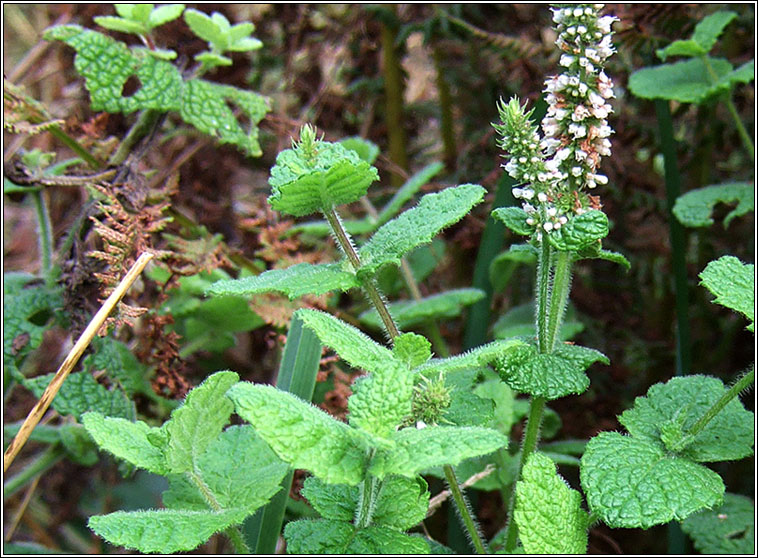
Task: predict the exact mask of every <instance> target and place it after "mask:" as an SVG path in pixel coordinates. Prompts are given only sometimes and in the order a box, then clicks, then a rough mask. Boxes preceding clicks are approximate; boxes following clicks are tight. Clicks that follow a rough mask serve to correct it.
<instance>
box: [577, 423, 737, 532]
mask: <svg viewBox="0 0 758 558" xmlns="http://www.w3.org/2000/svg"><path fill="white" fill-rule="evenodd" d="M580 478H581V482H582V488H583V489H584V493H585V494H586V495H587V503H588V504H589V507H590V510H591V511H592V512H593V513H595V514H597V515H598V516H599V517H600V518H601V519H602V521H603V522H604V523H605V524H606V525H608V526H609V527H625V528H636V527H641V528H642V529H647V528H649V527H652V526H653V525H659V524H662V523H668V522H669V521H671V520H672V519H677V520H681V519H684V518H685V517H687V516H688V515H690V514H692V513H694V512H696V511H699V510H702V509H704V508H711V507H713V506H716V505H718V504H719V503H720V502H721V499H722V497H723V494H724V483H723V482H722V481H721V477H719V476H718V475H717V474H716V473H714V472H713V471H711V470H710V469H708V468H707V467H704V466H703V465H699V464H697V463H693V462H692V461H690V460H689V459H685V458H682V457H677V456H676V455H674V454H672V453H669V452H668V451H666V448H665V447H664V446H663V444H661V443H659V442H653V441H649V440H642V439H637V438H634V437H630V436H622V435H621V434H619V433H617V432H601V433H600V434H599V435H597V436H595V437H594V438H592V439H591V440H590V441H589V443H588V444H587V449H586V450H585V452H584V455H583V456H582V460H581V468H580Z"/></svg>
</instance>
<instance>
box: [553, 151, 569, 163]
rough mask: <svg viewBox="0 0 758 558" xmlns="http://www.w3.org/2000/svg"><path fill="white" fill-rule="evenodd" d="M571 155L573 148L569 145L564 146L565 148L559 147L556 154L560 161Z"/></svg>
mask: <svg viewBox="0 0 758 558" xmlns="http://www.w3.org/2000/svg"><path fill="white" fill-rule="evenodd" d="M570 156H571V149H570V148H568V147H564V148H563V149H559V150H558V152H557V153H556V154H555V159H556V160H557V161H558V162H559V163H560V162H563V161H565V160H566V159H568V158H569V157H570Z"/></svg>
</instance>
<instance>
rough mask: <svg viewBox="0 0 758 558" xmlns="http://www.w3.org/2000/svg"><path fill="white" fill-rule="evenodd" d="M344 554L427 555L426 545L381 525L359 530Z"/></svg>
mask: <svg viewBox="0 0 758 558" xmlns="http://www.w3.org/2000/svg"><path fill="white" fill-rule="evenodd" d="M345 554H368V555H371V554H395V555H402V554H429V545H428V543H427V542H426V541H425V540H424V539H422V538H420V537H412V536H410V535H406V534H405V533H401V532H399V531H396V530H395V529H392V528H390V527H384V526H381V525H371V526H369V527H366V528H364V529H360V530H358V531H357V532H356V533H355V537H354V538H353V540H352V541H350V544H348V545H347V547H346V548H345Z"/></svg>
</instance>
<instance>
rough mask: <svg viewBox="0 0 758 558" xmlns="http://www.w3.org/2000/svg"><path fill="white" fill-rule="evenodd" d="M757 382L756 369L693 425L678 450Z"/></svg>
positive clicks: (739, 381) (728, 391) (729, 390)
mask: <svg viewBox="0 0 758 558" xmlns="http://www.w3.org/2000/svg"><path fill="white" fill-rule="evenodd" d="M754 380H755V368H753V369H752V370H750V372H748V373H747V374H745V375H744V376H742V377H741V378H740V379H739V380H737V382H736V383H735V384H734V385H733V386H732V387H730V388H729V389H728V390H727V391H726V393H724V395H722V396H721V397H720V398H719V400H718V401H716V402H715V403H714V404H713V405H712V406H711V408H710V409H708V410H707V411H706V412H705V414H704V415H703V416H702V417H700V418H699V419H698V420H697V422H695V424H693V425H692V426H691V427H690V429H689V431H688V432H687V434H686V435H685V436H683V437H682V439H681V440H680V441H679V443H678V444H677V446H678V447H677V448H676V449H684V448H685V447H687V446H688V445H689V444H690V443H691V442H692V441H693V440H694V439H695V437H696V436H697V435H698V434H700V432H701V431H702V430H703V428H705V426H706V425H707V424H708V423H709V422H710V421H711V420H713V418H714V417H715V416H716V415H718V414H719V413H720V412H721V411H722V409H723V408H724V407H726V405H727V404H728V403H729V402H730V401H731V400H732V399H734V398H735V397H737V396H738V395H739V394H740V392H741V391H742V390H744V389H745V388H747V387H749V386H750V385H751V384H752V383H753V381H754Z"/></svg>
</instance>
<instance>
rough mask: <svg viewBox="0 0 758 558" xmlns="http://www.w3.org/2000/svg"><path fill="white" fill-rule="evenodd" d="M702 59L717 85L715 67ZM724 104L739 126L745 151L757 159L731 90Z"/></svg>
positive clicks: (703, 57)
mask: <svg viewBox="0 0 758 558" xmlns="http://www.w3.org/2000/svg"><path fill="white" fill-rule="evenodd" d="M700 59H701V60H702V61H703V65H704V66H705V69H706V71H707V72H708V75H709V76H710V78H711V83H716V82H717V81H718V79H719V78H718V76H717V75H716V71H715V70H714V69H713V66H711V63H710V62H709V60H708V57H707V56H701V57H700ZM724 102H725V103H726V108H727V109H728V110H729V114H731V115H732V118H733V119H734V124H735V126H737V133H738V134H739V135H740V139H742V143H743V145H744V146H745V149H747V152H748V154H750V158H751V159H755V147H753V140H752V139H750V134H748V132H747V130H746V129H745V125H744V124H743V123H742V119H741V118H740V115H739V113H738V112H737V107H735V106H734V102H733V101H732V90H731V89H730V90H729V91H727V92H726V94H725V95H724Z"/></svg>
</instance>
